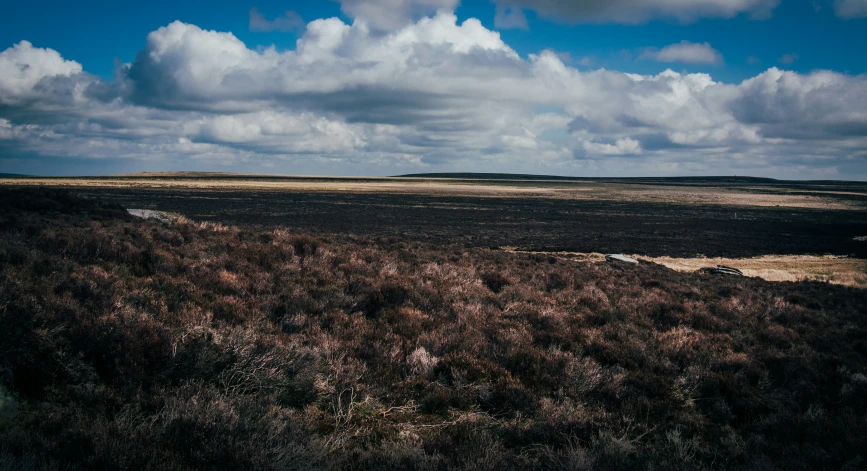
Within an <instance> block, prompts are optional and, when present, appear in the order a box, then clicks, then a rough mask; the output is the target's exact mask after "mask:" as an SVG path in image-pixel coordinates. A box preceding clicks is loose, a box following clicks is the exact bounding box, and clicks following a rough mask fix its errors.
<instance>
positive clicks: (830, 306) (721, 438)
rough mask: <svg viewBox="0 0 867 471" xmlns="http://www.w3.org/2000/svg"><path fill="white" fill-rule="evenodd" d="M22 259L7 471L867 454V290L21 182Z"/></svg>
mask: <svg viewBox="0 0 867 471" xmlns="http://www.w3.org/2000/svg"><path fill="white" fill-rule="evenodd" d="M150 194H151V195H153V194H156V193H150ZM108 195H109V196H112V198H113V199H117V198H118V195H117V194H115V193H108ZM269 198H270V197H269ZM497 200H499V199H497ZM158 201H159V200H158ZM166 201H173V200H165V201H162V202H161V204H166ZM219 201H225V195H223V196H221V197H220V200H219ZM273 201H274V200H272V199H266V200H265V202H271V203H273ZM278 201H279V200H278ZM244 204H248V203H244ZM356 207H357V206H353V208H356ZM814 262H815V260H814ZM766 263H771V262H770V261H766ZM0 266H3V270H2V271H0V325H2V326H3V335H0V386H2V387H0V399H2V401H3V403H4V404H6V405H7V406H3V407H0V409H2V410H0V469H58V468H63V469H70V470H78V469H81V470H85V469H88V470H89V469H157V468H158V469H179V470H181V469H183V470H186V469H358V470H377V469H420V470H440V469H476V470H499V469H540V470H552V469H553V470H558V469H562V470H647V471H650V470H658V469H671V470H693V469H698V470H715V469H726V470H759V469H762V470H765V469H766V470H773V469H846V470H854V469H860V468H861V467H863V463H864V459H865V454H864V450H865V449H867V423H865V421H864V417H865V414H867V402H865V401H864V397H865V396H867V317H865V315H867V290H864V289H855V288H851V287H846V286H839V285H833V284H826V283H815V282H797V283H794V282H777V283H771V282H767V281H764V280H762V279H758V278H746V277H728V276H709V275H704V276H703V275H698V274H695V273H682V272H678V271H675V270H671V269H668V268H666V267H664V266H662V265H659V264H653V263H641V264H639V265H619V264H608V263H605V262H602V261H599V260H596V259H594V258H593V257H592V256H585V257H583V258H581V257H574V258H572V259H569V258H567V257H565V256H564V257H559V256H554V255H549V254H529V253H509V252H506V251H504V250H499V249H497V250H492V249H489V248H484V247H475V248H473V247H467V246H466V245H464V244H463V243H445V244H444V243H436V244H430V243H425V242H419V241H414V240H413V239H411V238H408V237H397V236H389V237H382V236H375V237H369V236H359V235H349V234H323V233H318V234H314V233H309V232H304V231H297V230H292V229H286V228H285V227H274V226H264V225H242V226H233V225H229V224H225V223H215V222H201V221H194V220H190V219H188V218H180V219H178V220H177V221H175V222H171V223H167V222H159V221H156V220H141V219H136V218H133V217H132V216H130V215H129V214H127V212H126V211H125V210H124V209H123V208H122V207H120V206H117V205H113V204H102V203H99V202H96V201H94V200H87V199H80V198H78V197H75V196H73V195H70V194H68V193H62V192H56V191H47V190H39V191H34V190H32V189H30V190H8V189H0ZM9 404H14V407H11V408H10V407H8V405H9Z"/></svg>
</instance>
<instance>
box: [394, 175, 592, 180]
mask: <svg viewBox="0 0 867 471" xmlns="http://www.w3.org/2000/svg"><path fill="white" fill-rule="evenodd" d="M395 176H396V177H400V178H451V179H456V180H587V178H583V177H563V176H556V175H525V174H517V173H411V174H408V175H395Z"/></svg>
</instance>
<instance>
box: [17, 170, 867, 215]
mask: <svg viewBox="0 0 867 471" xmlns="http://www.w3.org/2000/svg"><path fill="white" fill-rule="evenodd" d="M0 185H45V186H54V187H70V188H124V189H137V188H149V189H166V190H168V189H177V190H228V191H286V192H307V193H310V192H314V193H316V192H325V193H332V192H351V193H376V194H398V195H399V194H409V195H432V196H468V197H487V198H496V197H522V198H542V199H565V200H578V201H587V200H593V201H611V202H632V201H640V202H651V203H652V202H656V203H674V204H690V205H696V204H698V205H725V206H733V207H735V206H743V207H786V208H809V209H835V210H859V209H861V210H867V184H861V183H857V182H778V183H767V182H765V181H762V180H759V181H753V180H746V181H743V182H736V183H727V182H725V181H722V182H715V181H704V180H698V181H691V180H685V181H684V180H680V179H671V180H663V179H552V180H536V179H534V180H528V179H511V180H509V179H497V180H490V179H481V178H476V179H473V178H419V177H400V178H397V177H381V178H377V177H364V178H360V177H276V176H255V175H232V174H211V173H169V174H139V175H128V176H116V177H82V178H33V177H23V178H0Z"/></svg>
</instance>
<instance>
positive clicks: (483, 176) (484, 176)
mask: <svg viewBox="0 0 867 471" xmlns="http://www.w3.org/2000/svg"><path fill="white" fill-rule="evenodd" d="M398 176H399V177H403V178H450V179H458V180H564V181H575V180H600V181H630V182H640V181H646V182H684V183H776V182H780V181H781V180H776V179H774V178H761V177H737V176H731V177H622V178H620V177H564V176H556V175H527V174H513V173H465V172H461V173H412V174H408V175H398Z"/></svg>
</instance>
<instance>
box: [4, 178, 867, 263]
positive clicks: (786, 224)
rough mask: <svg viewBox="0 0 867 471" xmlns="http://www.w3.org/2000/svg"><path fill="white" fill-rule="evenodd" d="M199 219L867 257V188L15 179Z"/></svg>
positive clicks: (721, 182) (572, 243)
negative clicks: (864, 238)
mask: <svg viewBox="0 0 867 471" xmlns="http://www.w3.org/2000/svg"><path fill="white" fill-rule="evenodd" d="M0 184H2V185H15V186H25V185H26V186H31V185H41V186H52V187H65V188H69V189H72V190H74V191H75V192H76V193H78V194H81V195H84V196H89V197H98V198H102V199H105V200H107V201H110V202H114V203H118V204H121V205H123V206H124V207H127V208H141V209H154V210H162V211H170V212H176V213H180V214H182V215H185V216H187V217H189V218H190V219H193V220H198V221H212V222H220V223H226V224H241V225H261V226H268V227H286V228H292V229H296V230H304V231H313V232H320V233H340V234H359V235H372V236H387V237H400V238H402V239H403V238H407V239H410V240H418V241H425V242H432V243H437V244H452V243H457V244H462V245H465V246H468V247H504V246H511V247H517V248H521V249H523V250H534V251H572V252H601V253H611V252H618V253H631V254H640V255H644V256H649V257H666V256H667V257H678V258H694V257H697V256H707V257H728V258H745V257H757V256H764V255H817V256H823V255H837V256H852V257H857V258H867V242H864V241H863V240H856V238H859V237H863V236H867V184H863V183H848V182H778V181H773V180H771V181H768V180H762V179H743V178H741V179H735V180H733V181H729V180H725V179H668V180H665V179H634V180H628V179H619V180H614V179H612V180H589V179H585V180H578V179H575V180H568V181H564V180H526V179H511V180H502V179H501V180H486V179H482V178H476V179H472V178H454V179H447V178H426V177H425V178H326V177H272V176H243V175H224V174H149V175H136V176H119V177H102V178H14V179H2V180H0Z"/></svg>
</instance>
